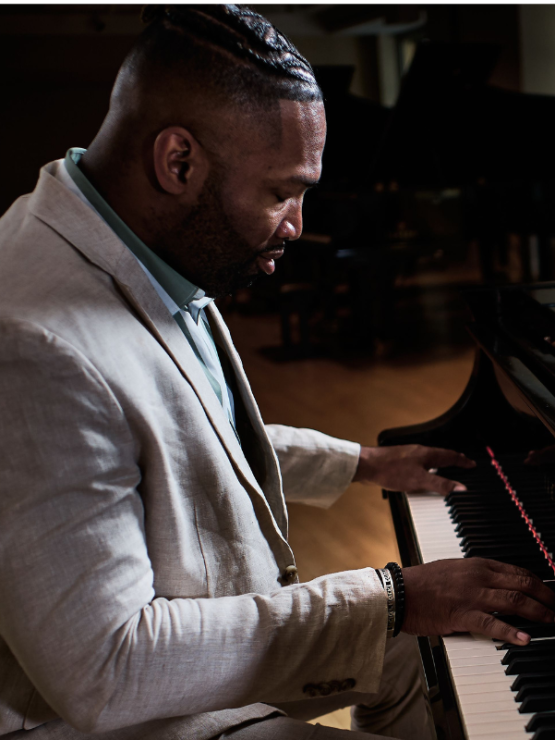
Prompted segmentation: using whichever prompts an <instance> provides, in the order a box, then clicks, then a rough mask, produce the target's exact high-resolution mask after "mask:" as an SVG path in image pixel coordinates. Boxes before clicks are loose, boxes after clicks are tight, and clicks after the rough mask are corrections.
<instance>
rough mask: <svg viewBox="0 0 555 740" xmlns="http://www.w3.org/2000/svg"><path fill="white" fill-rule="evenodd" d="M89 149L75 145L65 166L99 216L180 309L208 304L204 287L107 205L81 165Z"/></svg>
mask: <svg viewBox="0 0 555 740" xmlns="http://www.w3.org/2000/svg"><path fill="white" fill-rule="evenodd" d="M85 151H86V149H80V148H78V147H74V148H72V149H69V150H68V152H67V154H66V157H65V160H64V162H65V166H66V168H67V171H68V174H69V175H70V177H71V179H72V180H73V182H74V183H75V184H76V185H77V187H78V188H79V190H80V191H81V192H82V193H83V195H84V196H85V197H86V198H87V200H88V201H89V202H90V204H91V205H92V206H93V208H95V209H96V210H97V211H98V213H99V214H100V216H101V217H102V218H103V219H104V220H105V221H106V223H107V224H108V226H109V227H110V228H111V229H112V231H113V232H114V233H115V234H116V235H117V236H118V237H119V238H120V239H121V240H122V242H123V243H124V244H125V245H126V246H127V247H128V248H129V249H130V250H131V251H132V252H133V254H134V255H135V257H137V259H138V260H139V261H140V262H141V263H142V265H144V267H146V269H147V270H148V271H149V272H150V273H151V274H152V275H153V277H154V278H155V279H156V280H157V281H158V282H159V283H160V285H161V286H162V287H163V288H164V290H165V291H166V292H167V293H168V295H169V296H170V297H171V298H172V300H174V301H175V303H176V304H177V306H178V307H179V308H181V309H184V308H186V307H187V306H188V305H189V303H191V301H196V300H198V299H203V303H205V304H207V303H209V302H210V301H211V299H207V298H205V297H204V291H203V290H202V289H201V288H198V287H197V286H196V285H193V283H191V282H189V280H187V278H184V277H183V275H180V274H179V273H178V272H176V270H174V269H173V267H170V266H169V265H168V264H167V263H166V262H164V260H163V259H160V257H158V255H157V254H155V253H154V252H153V251H152V250H151V249H150V248H149V247H147V246H146V244H145V243H144V242H143V241H141V240H140V239H139V237H138V236H137V235H136V234H134V233H133V231H131V229H130V228H129V226H127V224H126V223H124V222H123V221H122V220H121V218H120V217H119V216H118V214H117V213H116V212H115V211H114V210H113V209H112V208H111V207H110V206H109V205H108V203H107V202H106V201H105V200H104V198H103V197H102V196H101V195H100V193H99V192H98V191H97V190H96V188H95V187H93V185H92V184H91V183H90V181H89V180H88V179H87V177H86V176H85V174H84V173H83V171H82V170H81V169H80V168H79V160H80V159H81V157H82V156H83V154H84V153H85Z"/></svg>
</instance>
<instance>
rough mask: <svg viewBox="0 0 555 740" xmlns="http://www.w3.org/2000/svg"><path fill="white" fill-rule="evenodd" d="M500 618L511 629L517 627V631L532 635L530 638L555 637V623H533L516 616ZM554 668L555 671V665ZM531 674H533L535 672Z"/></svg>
mask: <svg viewBox="0 0 555 740" xmlns="http://www.w3.org/2000/svg"><path fill="white" fill-rule="evenodd" d="M498 618H499V619H500V620H501V621H502V622H506V623H507V624H510V625H511V627H516V628H517V629H519V630H522V631H523V632H526V634H528V635H530V637H532V638H534V639H535V638H541V637H555V623H551V622H549V623H544V622H531V621H530V620H528V619H523V617H519V616H516V615H514V614H510V615H499V617H498ZM553 668H554V670H555V665H554V666H553ZM529 672H530V673H533V671H529ZM523 673H525V671H523Z"/></svg>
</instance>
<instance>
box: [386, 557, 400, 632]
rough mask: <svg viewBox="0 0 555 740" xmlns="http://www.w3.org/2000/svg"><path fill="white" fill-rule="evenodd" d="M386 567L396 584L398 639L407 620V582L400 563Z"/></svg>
mask: <svg viewBox="0 0 555 740" xmlns="http://www.w3.org/2000/svg"><path fill="white" fill-rule="evenodd" d="M385 567H386V568H387V569H388V570H389V571H390V573H391V576H392V578H393V582H394V584H395V630H394V632H393V637H397V635H398V634H399V632H400V631H401V627H402V626H403V622H404V620H405V581H404V579H403V571H402V570H401V566H400V565H399V564H398V563H388V564H387V565H386V566H385Z"/></svg>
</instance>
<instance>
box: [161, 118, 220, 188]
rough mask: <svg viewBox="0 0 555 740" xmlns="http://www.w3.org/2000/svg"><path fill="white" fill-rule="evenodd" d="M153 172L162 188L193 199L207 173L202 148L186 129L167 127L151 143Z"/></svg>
mask: <svg viewBox="0 0 555 740" xmlns="http://www.w3.org/2000/svg"><path fill="white" fill-rule="evenodd" d="M153 155H154V171H155V173H156V179H157V180H158V183H159V185H160V187H161V188H162V190H164V191H165V192H166V193H170V194H171V195H185V194H187V195H190V196H191V198H194V199H196V197H197V195H198V193H199V192H200V191H201V189H202V186H203V184H204V181H205V179H206V176H207V175H208V168H209V163H208V158H207V156H206V153H205V151H204V149H203V147H202V146H201V145H200V144H199V142H198V141H197V140H196V139H195V137H194V136H193V135H192V134H191V132H190V131H187V129H185V128H182V127H181V126H170V127H169V128H165V129H164V130H163V131H161V132H160V133H159V134H158V136H157V137H156V140H155V142H154V151H153Z"/></svg>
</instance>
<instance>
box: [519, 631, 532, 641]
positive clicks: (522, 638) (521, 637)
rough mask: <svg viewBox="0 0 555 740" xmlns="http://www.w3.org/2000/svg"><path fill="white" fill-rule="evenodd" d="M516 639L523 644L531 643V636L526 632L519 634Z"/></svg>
mask: <svg viewBox="0 0 555 740" xmlns="http://www.w3.org/2000/svg"><path fill="white" fill-rule="evenodd" d="M516 637H517V640H520V641H521V642H530V635H527V634H526V632H517V633H516Z"/></svg>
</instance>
